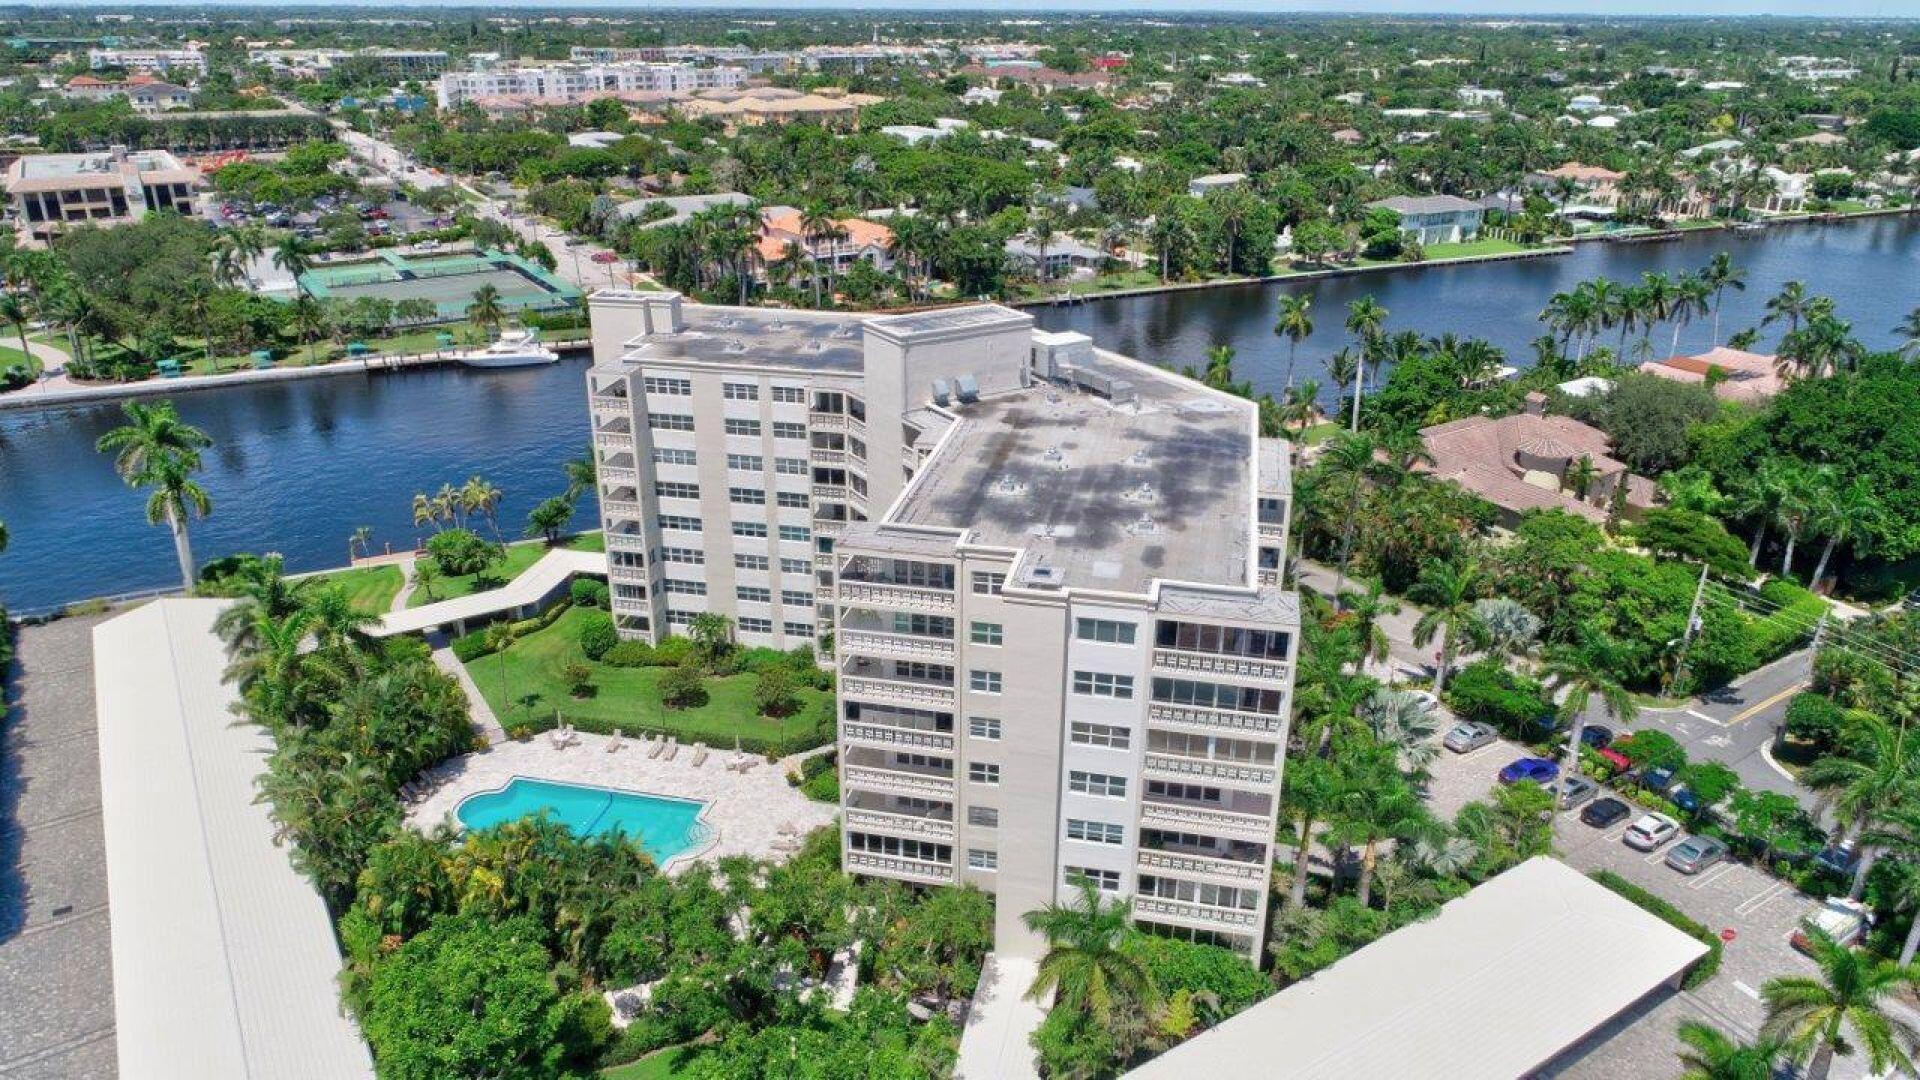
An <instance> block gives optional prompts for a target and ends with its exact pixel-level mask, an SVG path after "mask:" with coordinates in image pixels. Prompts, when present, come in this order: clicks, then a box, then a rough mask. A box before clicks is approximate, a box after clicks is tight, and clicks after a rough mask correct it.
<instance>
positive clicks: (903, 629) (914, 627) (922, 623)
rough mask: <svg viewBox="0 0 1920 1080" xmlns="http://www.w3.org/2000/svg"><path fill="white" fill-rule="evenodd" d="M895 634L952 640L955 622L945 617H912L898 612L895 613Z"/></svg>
mask: <svg viewBox="0 0 1920 1080" xmlns="http://www.w3.org/2000/svg"><path fill="white" fill-rule="evenodd" d="M893 632H894V633H896V634H914V635H917V636H919V637H940V638H950V637H952V636H953V620H952V619H949V618H947V617H946V616H945V615H912V614H908V613H907V612H904V611H896V612H894V613H893Z"/></svg>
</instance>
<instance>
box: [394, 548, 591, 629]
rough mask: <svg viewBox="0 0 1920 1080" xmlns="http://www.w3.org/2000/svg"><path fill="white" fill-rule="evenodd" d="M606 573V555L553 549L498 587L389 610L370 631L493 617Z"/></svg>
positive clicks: (420, 627)
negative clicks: (580, 578)
mask: <svg viewBox="0 0 1920 1080" xmlns="http://www.w3.org/2000/svg"><path fill="white" fill-rule="evenodd" d="M606 572H607V557H606V556H605V555H603V554H601V553H600V552H597V551H575V550H573V549H572V548H554V549H553V550H552V551H549V552H547V553H546V554H545V555H542V556H540V559H539V561H538V562H536V563H534V564H533V565H532V566H529V567H527V568H526V569H525V570H522V571H521V572H520V576H519V577H516V578H514V579H513V580H512V581H509V582H507V583H506V584H505V585H503V586H501V587H500V588H498V589H489V590H487V591H486V592H478V593H469V594H468V595H466V596H456V597H454V598H453V599H451V600H441V601H439V602H437V603H432V604H424V605H422V606H420V607H417V608H405V609H401V608H396V609H394V610H393V611H390V612H388V613H387V615H386V616H385V617H384V618H382V619H381V620H380V625H379V626H376V627H373V628H372V629H371V631H370V632H371V633H372V634H373V636H374V637H392V636H393V635H395V634H414V633H420V632H422V631H427V630H433V629H436V628H439V627H443V626H453V625H454V624H456V623H461V622H467V621H471V620H475V619H491V618H493V617H494V616H496V615H502V614H507V613H510V612H516V611H519V610H521V609H523V608H528V607H531V606H533V605H535V604H538V603H539V602H540V601H542V600H544V599H546V598H547V597H548V596H549V595H552V594H553V593H554V592H556V591H557V590H558V589H559V588H560V587H561V586H562V585H564V584H566V582H567V579H569V578H571V577H573V576H574V575H575V574H600V575H604V574H606Z"/></svg>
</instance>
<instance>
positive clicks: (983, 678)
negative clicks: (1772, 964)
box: [967, 669, 1000, 694]
mask: <svg viewBox="0 0 1920 1080" xmlns="http://www.w3.org/2000/svg"><path fill="white" fill-rule="evenodd" d="M967 688H968V689H969V690H972V691H973V692H974V693H976V694H997V693H999V692H1000V673H999V672H997V671H980V670H978V669H975V670H973V671H969V672H967Z"/></svg>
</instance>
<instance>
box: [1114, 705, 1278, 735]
mask: <svg viewBox="0 0 1920 1080" xmlns="http://www.w3.org/2000/svg"><path fill="white" fill-rule="evenodd" d="M1147 722H1148V723H1149V724H1166V725H1169V726H1173V727H1182V728H1202V729H1205V730H1207V731H1232V732H1238V733H1246V734H1252V735H1278V734H1279V733H1280V718H1279V717H1277V716H1265V715H1262V714H1260V713H1236V712H1222V711H1220V710H1219V709H1196V708H1194V707H1193V706H1191V705H1148V706H1147Z"/></svg>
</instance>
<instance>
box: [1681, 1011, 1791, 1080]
mask: <svg viewBox="0 0 1920 1080" xmlns="http://www.w3.org/2000/svg"><path fill="white" fill-rule="evenodd" d="M1679 1037H1680V1041H1681V1043H1683V1044H1684V1045H1685V1047H1686V1048H1685V1049H1683V1050H1681V1051H1680V1054H1679V1057H1680V1064H1682V1065H1685V1066H1686V1067H1687V1068H1686V1071H1685V1072H1683V1073H1681V1074H1680V1080H1773V1075H1774V1066H1775V1065H1777V1064H1778V1063H1779V1061H1780V1054H1781V1051H1782V1048H1781V1046H1780V1044H1779V1043H1777V1042H1773V1041H1771V1040H1767V1039H1762V1040H1761V1041H1759V1042H1757V1043H1754V1044H1752V1045H1746V1044H1743V1043H1739V1042H1735V1041H1734V1040H1732V1039H1730V1038H1728V1037H1727V1036H1726V1035H1725V1034H1724V1033H1723V1032H1721V1030H1720V1029H1719V1028H1716V1027H1714V1026H1713V1025H1711V1024H1707V1023H1703V1022H1701V1021H1699V1020H1683V1021H1681V1023H1680V1030H1679Z"/></svg>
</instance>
